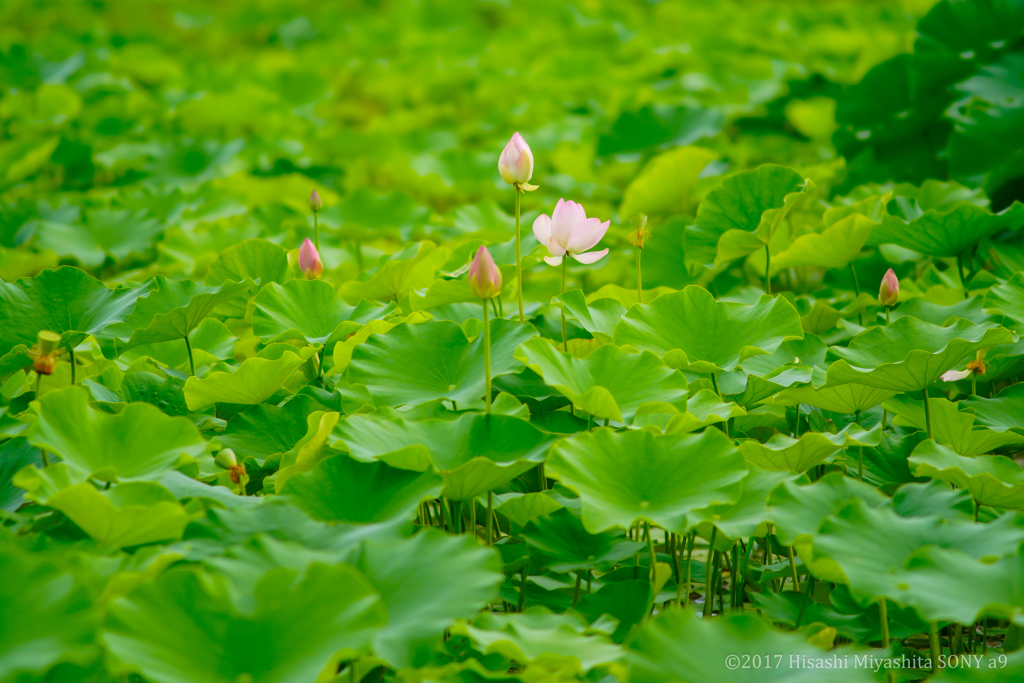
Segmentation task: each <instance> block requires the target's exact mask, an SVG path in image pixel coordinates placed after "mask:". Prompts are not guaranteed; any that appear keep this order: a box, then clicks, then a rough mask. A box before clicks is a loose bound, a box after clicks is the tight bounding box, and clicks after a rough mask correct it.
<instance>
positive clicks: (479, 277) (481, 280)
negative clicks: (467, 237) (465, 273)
mask: <svg viewBox="0 0 1024 683" xmlns="http://www.w3.org/2000/svg"><path fill="white" fill-rule="evenodd" d="M469 288H470V290H472V292H473V296H476V297H479V298H481V299H490V298H492V297H494V296H495V295H496V294H498V292H500V291H501V271H500V270H498V266H496V265H494V259H493V258H491V252H489V251H487V247H480V249H478V250H477V252H476V256H475V257H474V258H473V263H472V265H470V266H469Z"/></svg>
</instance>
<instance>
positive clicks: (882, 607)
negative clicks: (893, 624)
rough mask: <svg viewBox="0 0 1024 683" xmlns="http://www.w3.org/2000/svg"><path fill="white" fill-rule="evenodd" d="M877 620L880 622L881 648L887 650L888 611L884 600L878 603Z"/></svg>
mask: <svg viewBox="0 0 1024 683" xmlns="http://www.w3.org/2000/svg"><path fill="white" fill-rule="evenodd" d="M878 618H879V620H880V621H881V622H882V647H884V648H885V649H886V650H888V649H889V609H888V606H887V605H886V604H885V598H882V599H881V600H879V601H878Z"/></svg>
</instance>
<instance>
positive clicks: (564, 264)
mask: <svg viewBox="0 0 1024 683" xmlns="http://www.w3.org/2000/svg"><path fill="white" fill-rule="evenodd" d="M568 265H569V254H566V255H565V256H563V257H562V294H565V271H566V267H567V266H568ZM562 350H563V351H565V352H566V353H569V341H568V339H567V337H566V334H565V306H564V305H563V306H562Z"/></svg>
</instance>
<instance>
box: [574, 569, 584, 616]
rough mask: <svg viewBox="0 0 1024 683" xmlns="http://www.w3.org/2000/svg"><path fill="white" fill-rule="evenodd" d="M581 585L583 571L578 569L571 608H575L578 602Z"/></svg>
mask: <svg viewBox="0 0 1024 683" xmlns="http://www.w3.org/2000/svg"><path fill="white" fill-rule="evenodd" d="M581 585H583V570H582V569H578V570H577V571H576V588H575V589H573V592H572V606H573V607H575V606H576V603H577V602H579V601H580V586H581Z"/></svg>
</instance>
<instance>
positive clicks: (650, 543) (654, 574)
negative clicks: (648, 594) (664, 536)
mask: <svg viewBox="0 0 1024 683" xmlns="http://www.w3.org/2000/svg"><path fill="white" fill-rule="evenodd" d="M644 530H645V531H646V532H647V552H648V554H649V555H650V557H651V588H652V590H653V588H654V586H655V585H656V584H657V579H658V571H657V568H658V556H657V554H655V552H654V535H653V534H652V533H651V523H650V522H644ZM655 597H657V596H655Z"/></svg>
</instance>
